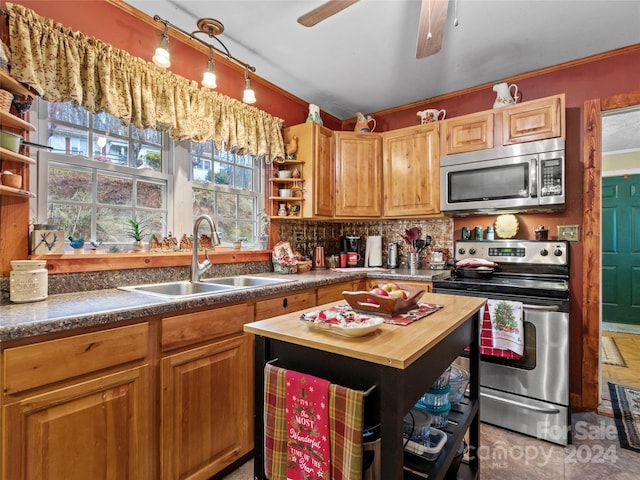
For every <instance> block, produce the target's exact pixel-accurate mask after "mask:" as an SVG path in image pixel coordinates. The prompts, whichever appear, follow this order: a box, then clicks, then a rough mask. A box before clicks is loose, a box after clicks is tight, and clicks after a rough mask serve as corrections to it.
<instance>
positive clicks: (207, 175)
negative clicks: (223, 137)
mask: <svg viewBox="0 0 640 480" xmlns="http://www.w3.org/2000/svg"><path fill="white" fill-rule="evenodd" d="M211 164H212V162H211V160H209V159H206V158H203V157H197V156H194V157H191V180H193V181H194V182H202V183H210V182H211Z"/></svg>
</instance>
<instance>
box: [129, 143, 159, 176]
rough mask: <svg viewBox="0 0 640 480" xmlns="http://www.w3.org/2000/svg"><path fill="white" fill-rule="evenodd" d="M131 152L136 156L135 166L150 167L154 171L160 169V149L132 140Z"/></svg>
mask: <svg viewBox="0 0 640 480" xmlns="http://www.w3.org/2000/svg"><path fill="white" fill-rule="evenodd" d="M132 146H133V149H134V150H133V152H134V155H135V158H136V161H135V167H136V168H142V167H144V168H150V169H152V170H154V171H156V172H161V171H162V150H161V149H160V148H158V147H152V146H150V145H144V144H142V143H137V142H133V143H132Z"/></svg>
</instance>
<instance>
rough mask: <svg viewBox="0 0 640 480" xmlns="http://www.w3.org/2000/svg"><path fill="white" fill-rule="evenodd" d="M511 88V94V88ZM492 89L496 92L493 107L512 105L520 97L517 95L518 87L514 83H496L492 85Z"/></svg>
mask: <svg viewBox="0 0 640 480" xmlns="http://www.w3.org/2000/svg"><path fill="white" fill-rule="evenodd" d="M512 89H513V94H512V93H511V90H512ZM493 91H494V92H496V94H497V96H496V101H495V102H493V108H500V107H506V106H507V105H513V104H514V103H516V102H517V101H518V100H519V99H520V97H519V96H518V87H517V85H516V84H515V83H512V84H511V85H507V84H506V83H496V84H495V85H494V86H493Z"/></svg>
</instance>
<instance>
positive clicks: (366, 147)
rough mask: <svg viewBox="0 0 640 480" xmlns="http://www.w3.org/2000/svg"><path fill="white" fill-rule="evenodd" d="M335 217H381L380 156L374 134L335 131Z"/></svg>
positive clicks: (377, 140)
mask: <svg viewBox="0 0 640 480" xmlns="http://www.w3.org/2000/svg"><path fill="white" fill-rule="evenodd" d="M333 138H334V142H335V143H334V151H335V161H336V209H335V216H336V217H379V216H381V214H382V202H381V199H382V194H381V191H382V157H381V154H380V153H381V152H380V150H381V142H380V136H379V135H378V134H375V133H355V132H334V134H333Z"/></svg>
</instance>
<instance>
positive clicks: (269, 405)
mask: <svg viewBox="0 0 640 480" xmlns="http://www.w3.org/2000/svg"><path fill="white" fill-rule="evenodd" d="M286 374H287V371H286V370H284V369H282V368H278V367H274V366H272V365H265V367H264V472H265V475H266V477H267V478H268V479H269V480H285V479H286V478H287V414H286V388H287V387H286V384H287V380H286ZM257 447H258V445H256V448H257Z"/></svg>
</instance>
